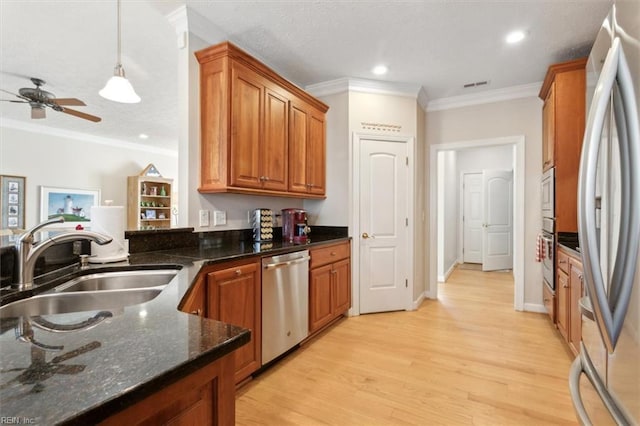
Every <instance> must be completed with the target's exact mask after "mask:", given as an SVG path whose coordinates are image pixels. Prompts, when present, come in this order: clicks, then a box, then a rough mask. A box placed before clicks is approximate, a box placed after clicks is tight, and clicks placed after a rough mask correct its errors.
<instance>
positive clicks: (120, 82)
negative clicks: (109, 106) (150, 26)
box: [98, 0, 140, 104]
mask: <svg viewBox="0 0 640 426" xmlns="http://www.w3.org/2000/svg"><path fill="white" fill-rule="evenodd" d="M117 2H118V57H117V62H116V66H115V68H114V70H113V77H111V78H110V79H109V80H108V81H107V84H106V85H105V86H104V87H103V88H102V90H100V92H98V93H99V94H100V96H102V97H103V98H105V99H109V100H110V101H114V102H122V103H125V104H136V103H138V102H140V96H138V94H137V93H136V91H135V90H133V86H132V85H131V83H130V82H129V80H127V78H126V77H125V74H124V68H123V67H122V61H121V56H122V55H121V48H120V44H121V43H120V0H117Z"/></svg>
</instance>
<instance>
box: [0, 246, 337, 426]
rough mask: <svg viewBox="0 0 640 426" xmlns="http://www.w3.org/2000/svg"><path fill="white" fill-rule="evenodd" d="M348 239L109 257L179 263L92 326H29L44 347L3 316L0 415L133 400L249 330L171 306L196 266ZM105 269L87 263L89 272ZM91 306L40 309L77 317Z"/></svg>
mask: <svg viewBox="0 0 640 426" xmlns="http://www.w3.org/2000/svg"><path fill="white" fill-rule="evenodd" d="M347 240H349V238H348V237H344V238H343V237H336V236H325V237H321V236H318V237H316V238H314V240H313V242H311V243H309V244H306V245H293V244H285V243H281V242H273V243H268V244H265V243H263V244H253V243H250V242H249V243H246V242H242V241H235V242H229V243H224V242H217V243H214V244H212V245H211V246H207V245H206V244H200V246H199V247H185V248H178V249H174V250H162V251H155V252H146V253H138V254H133V255H131V256H130V258H129V260H128V262H119V263H114V264H111V265H108V266H107V267H108V268H122V267H128V268H131V267H133V268H144V266H145V265H167V264H173V265H176V266H177V265H180V267H181V269H180V270H179V272H178V273H177V275H176V277H175V278H174V279H173V280H172V281H171V282H170V283H169V284H168V285H167V286H166V287H165V289H164V290H163V291H162V292H161V293H160V294H159V295H158V296H157V297H155V298H154V299H153V300H151V301H149V302H146V303H143V304H138V305H134V306H128V307H125V308H124V309H122V310H120V311H116V312H112V315H113V316H112V317H110V318H107V319H106V320H104V321H102V322H101V323H99V324H98V325H96V326H95V327H93V328H90V329H86V330H82V331H73V332H64V333H61V332H50V331H45V330H43V329H41V328H38V327H37V326H33V327H32V329H33V339H34V340H35V341H37V342H38V344H39V345H41V347H37V346H36V345H32V344H30V343H25V342H21V341H18V340H16V334H15V329H16V328H17V326H18V322H19V321H18V319H16V318H9V319H3V320H2V324H0V325H1V331H2V333H1V334H0V416H2V417H13V416H17V417H19V418H21V419H28V420H29V421H31V424H39V425H50V424H93V423H96V422H98V421H100V420H101V419H104V418H106V417H108V416H109V415H111V414H113V413H115V412H117V411H119V410H120V409H122V408H124V407H127V406H129V405H132V404H134V403H135V402H137V401H139V400H141V399H143V398H145V397H146V396H148V395H150V394H151V393H153V392H155V391H157V390H158V389H160V388H162V387H164V386H166V385H167V384H169V383H172V382H173V381H175V380H177V379H179V378H181V377H184V376H185V375H187V374H189V373H191V372H193V371H196V370H198V369H199V368H201V367H202V366H204V365H206V364H208V363H210V362H212V361H214V360H216V359H218V358H220V357H222V356H223V355H225V354H227V353H230V352H231V351H233V350H235V349H237V348H239V347H240V346H242V345H244V344H246V343H247V342H248V341H249V339H250V332H249V331H248V330H245V329H242V328H239V327H235V326H232V325H229V324H225V323H222V322H219V321H214V320H209V319H204V318H200V317H198V316H195V315H188V314H185V313H183V312H180V311H178V310H177V306H178V305H179V303H180V302H181V300H182V298H183V297H184V295H185V294H186V293H187V291H188V290H189V288H190V287H191V285H192V284H193V282H194V280H195V278H196V276H197V274H198V272H199V271H200V269H201V268H202V267H203V266H206V265H210V264H214V263H218V262H225V261H229V260H236V259H242V258H249V257H254V256H269V255H276V254H282V253H287V252H292V251H298V250H303V249H306V248H309V247H313V246H317V245H322V244H327V243H331V242H339V241H347ZM104 268H105V266H104V265H100V266H92V267H91V268H90V269H89V271H96V270H101V269H104ZM72 269H73V268H72ZM81 273H86V270H85V271H80V270H79V268H77V267H76V268H75V269H74V270H72V271H71V272H69V273H68V275H67V276H66V277H65V278H64V279H65V280H66V279H68V278H69V276H73V275H75V274H81ZM69 274H70V275H69ZM58 280H60V278H58ZM36 284H40V286H39V288H42V289H47V288H48V287H50V285H49V286H47V285H46V284H43V283H38V281H36ZM37 292H38V291H36V292H35V293H37ZM13 298H15V296H14V297H13ZM5 303H6V301H5ZM95 314H96V311H92V312H84V313H73V314H63V315H47V316H45V317H43V318H45V319H46V320H48V321H50V322H55V323H59V324H74V323H78V322H81V321H84V320H87V319H88V318H89V317H92V316H94V315H95ZM43 345H44V346H43ZM53 347H58V348H57V350H53ZM23 423H24V422H23Z"/></svg>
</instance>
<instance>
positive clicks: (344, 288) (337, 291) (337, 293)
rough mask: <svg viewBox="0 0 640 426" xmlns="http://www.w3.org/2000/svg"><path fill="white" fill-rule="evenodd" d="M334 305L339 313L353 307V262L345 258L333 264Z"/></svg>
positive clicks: (336, 313)
mask: <svg viewBox="0 0 640 426" xmlns="http://www.w3.org/2000/svg"><path fill="white" fill-rule="evenodd" d="M332 274H333V306H334V309H333V310H334V314H335V315H339V314H342V313H343V312H344V311H346V310H348V309H349V308H350V307H351V262H350V261H349V259H344V260H341V261H339V262H336V263H334V264H333V270H332Z"/></svg>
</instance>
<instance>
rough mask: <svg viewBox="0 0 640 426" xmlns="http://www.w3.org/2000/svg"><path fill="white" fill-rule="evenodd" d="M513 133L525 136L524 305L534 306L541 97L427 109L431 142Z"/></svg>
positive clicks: (538, 293)
mask: <svg viewBox="0 0 640 426" xmlns="http://www.w3.org/2000/svg"><path fill="white" fill-rule="evenodd" d="M514 135H524V136H525V162H526V164H525V236H524V237H525V252H524V257H525V264H524V276H525V288H524V291H525V294H524V300H525V309H533V310H536V309H538V308H539V307H540V306H541V305H542V271H541V268H540V264H539V263H537V262H535V241H536V236H537V235H538V233H539V232H540V226H541V220H542V218H541V214H540V177H541V169H542V167H541V164H542V101H541V100H540V99H538V98H537V97H528V98H521V99H515V100H508V101H502V102H494V103H490V104H484V105H474V106H468V107H461V108H454V109H447V110H440V111H429V112H427V141H428V143H429V144H430V145H433V144H441V143H453V142H460V141H470V140H480V139H490V138H497V137H505V136H514ZM527 305H531V306H529V307H527Z"/></svg>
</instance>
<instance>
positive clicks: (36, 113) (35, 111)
mask: <svg viewBox="0 0 640 426" xmlns="http://www.w3.org/2000/svg"><path fill="white" fill-rule="evenodd" d="M46 116H47V113H46V111H45V109H44V106H43V107H42V108H39V107H31V118H33V119H37V118H45V117H46Z"/></svg>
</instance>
